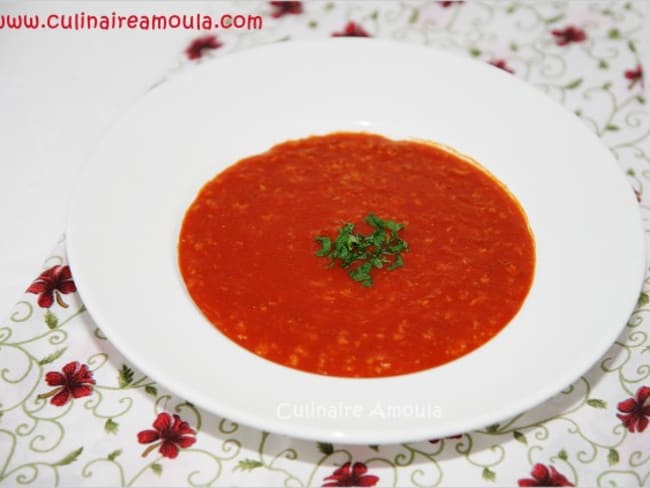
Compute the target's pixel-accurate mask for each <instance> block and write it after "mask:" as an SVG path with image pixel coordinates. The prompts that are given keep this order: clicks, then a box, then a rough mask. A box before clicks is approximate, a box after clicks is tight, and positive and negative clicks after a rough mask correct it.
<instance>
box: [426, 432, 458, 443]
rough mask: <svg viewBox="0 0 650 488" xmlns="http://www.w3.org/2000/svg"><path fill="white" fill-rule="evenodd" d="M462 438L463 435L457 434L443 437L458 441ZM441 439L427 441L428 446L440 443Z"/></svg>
mask: <svg viewBox="0 0 650 488" xmlns="http://www.w3.org/2000/svg"><path fill="white" fill-rule="evenodd" d="M462 437H463V434H458V435H450V436H448V437H445V439H460V438H462ZM441 440H442V439H429V443H430V444H437V443H438V442H440V441H441Z"/></svg>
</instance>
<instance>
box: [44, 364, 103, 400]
mask: <svg viewBox="0 0 650 488" xmlns="http://www.w3.org/2000/svg"><path fill="white" fill-rule="evenodd" d="M62 371H63V373H59V372H58V371H50V372H49V373H47V374H46V375H45V382H46V383H47V384H48V385H50V386H56V387H57V388H55V389H54V390H52V391H50V392H48V393H42V394H41V395H38V398H41V399H42V398H49V397H52V399H51V400H50V403H51V404H52V405H56V406H57V407H62V406H63V405H65V404H66V403H68V400H70V397H72V398H81V397H85V396H89V395H91V394H92V392H93V387H92V385H94V384H95V380H94V378H93V373H92V371H90V370H89V369H88V366H86V365H85V364H79V363H78V362H77V361H73V362H71V363H68V364H66V365H65V366H63V369H62Z"/></svg>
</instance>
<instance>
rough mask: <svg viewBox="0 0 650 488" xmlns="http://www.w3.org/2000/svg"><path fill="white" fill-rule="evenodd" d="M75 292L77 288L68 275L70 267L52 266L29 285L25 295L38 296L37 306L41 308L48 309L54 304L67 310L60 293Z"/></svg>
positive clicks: (70, 275)
mask: <svg viewBox="0 0 650 488" xmlns="http://www.w3.org/2000/svg"><path fill="white" fill-rule="evenodd" d="M75 291H77V286H76V285H75V284H74V281H73V280H72V274H71V273H70V266H67V265H66V266H60V265H58V264H57V265H56V266H52V267H51V268H49V269H46V270H45V271H43V272H42V273H41V274H40V275H39V277H38V278H36V279H35V280H34V282H33V283H32V284H31V285H29V288H27V290H26V293H34V294H36V295H38V301H37V302H38V306H39V307H43V308H50V307H51V306H52V305H53V304H54V299H55V298H56V303H58V304H59V305H60V306H62V307H65V308H67V307H68V304H67V303H65V302H64V301H63V299H62V298H61V293H63V294H68V293H74V292H75Z"/></svg>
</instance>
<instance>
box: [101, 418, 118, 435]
mask: <svg viewBox="0 0 650 488" xmlns="http://www.w3.org/2000/svg"><path fill="white" fill-rule="evenodd" d="M119 429H120V424H118V423H117V422H115V421H114V420H113V419H106V422H105V423H104V430H105V431H106V433H107V434H117V431H118V430H119Z"/></svg>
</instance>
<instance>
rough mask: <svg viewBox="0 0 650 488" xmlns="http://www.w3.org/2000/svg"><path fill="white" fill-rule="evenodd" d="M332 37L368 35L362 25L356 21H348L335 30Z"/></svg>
mask: <svg viewBox="0 0 650 488" xmlns="http://www.w3.org/2000/svg"><path fill="white" fill-rule="evenodd" d="M332 37H370V34H368V33H367V32H366V31H365V30H364V28H363V27H361V26H360V25H359V24H357V23H356V22H352V21H350V22H348V23H347V24H345V27H344V28H343V30H342V31H340V32H335V33H333V34H332Z"/></svg>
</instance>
